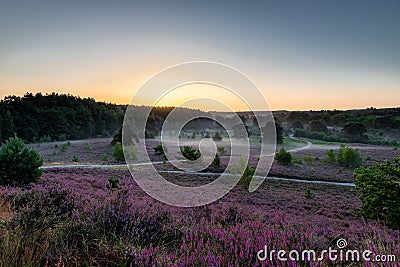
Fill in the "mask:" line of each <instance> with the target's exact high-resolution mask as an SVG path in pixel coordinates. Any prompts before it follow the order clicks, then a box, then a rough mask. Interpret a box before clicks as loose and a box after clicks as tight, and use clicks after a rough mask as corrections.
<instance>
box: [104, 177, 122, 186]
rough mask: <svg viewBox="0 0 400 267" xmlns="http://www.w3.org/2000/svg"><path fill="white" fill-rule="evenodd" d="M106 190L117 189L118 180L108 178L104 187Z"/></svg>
mask: <svg viewBox="0 0 400 267" xmlns="http://www.w3.org/2000/svg"><path fill="white" fill-rule="evenodd" d="M106 187H107V188H108V189H119V179H118V178H113V177H110V178H109V179H108V184H107V185H106Z"/></svg>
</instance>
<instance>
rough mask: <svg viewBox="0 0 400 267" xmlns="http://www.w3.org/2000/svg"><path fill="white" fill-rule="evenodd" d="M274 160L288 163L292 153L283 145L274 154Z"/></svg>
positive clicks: (290, 161)
mask: <svg viewBox="0 0 400 267" xmlns="http://www.w3.org/2000/svg"><path fill="white" fill-rule="evenodd" d="M275 160H276V161H277V162H278V163H279V164H281V165H285V166H287V165H289V164H291V163H292V154H291V153H290V152H287V151H286V150H285V149H284V148H283V147H282V148H281V150H279V152H277V153H276V154H275Z"/></svg>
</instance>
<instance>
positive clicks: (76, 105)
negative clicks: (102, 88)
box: [0, 93, 126, 142]
mask: <svg viewBox="0 0 400 267" xmlns="http://www.w3.org/2000/svg"><path fill="white" fill-rule="evenodd" d="M125 109H126V106H122V105H116V104H107V103H103V102H96V101H95V100H94V99H92V98H80V97H76V96H72V95H69V94H68V95H66V94H57V93H51V94H46V95H43V94H41V93H37V94H31V93H26V94H25V95H24V96H22V97H19V96H7V97H5V98H4V99H3V100H1V101H0V125H1V127H0V137H1V141H2V142H4V141H5V140H6V139H8V138H9V137H11V136H13V135H14V133H16V134H17V135H18V136H19V137H20V138H22V139H24V140H25V141H27V142H36V141H52V140H66V139H83V138H93V137H105V136H111V135H113V134H115V132H117V131H118V129H119V128H120V127H121V124H122V121H123V117H124V113H125Z"/></svg>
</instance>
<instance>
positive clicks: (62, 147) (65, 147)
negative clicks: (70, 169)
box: [61, 143, 68, 152]
mask: <svg viewBox="0 0 400 267" xmlns="http://www.w3.org/2000/svg"><path fill="white" fill-rule="evenodd" d="M67 148H68V143H65V144H62V145H61V151H62V152H65V151H67Z"/></svg>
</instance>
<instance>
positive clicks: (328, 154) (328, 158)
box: [326, 149, 336, 162]
mask: <svg viewBox="0 0 400 267" xmlns="http://www.w3.org/2000/svg"><path fill="white" fill-rule="evenodd" d="M326 161H327V162H336V156H335V152H334V151H333V149H329V150H327V151H326Z"/></svg>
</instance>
